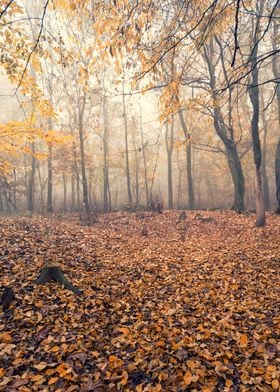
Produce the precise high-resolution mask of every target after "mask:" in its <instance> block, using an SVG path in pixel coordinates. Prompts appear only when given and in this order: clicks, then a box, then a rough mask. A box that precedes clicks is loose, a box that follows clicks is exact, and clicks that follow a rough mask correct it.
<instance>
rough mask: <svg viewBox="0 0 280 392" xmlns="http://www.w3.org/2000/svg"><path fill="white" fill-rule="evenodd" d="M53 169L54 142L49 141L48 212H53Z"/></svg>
mask: <svg viewBox="0 0 280 392" xmlns="http://www.w3.org/2000/svg"><path fill="white" fill-rule="evenodd" d="M52 195H53V170H52V142H49V143H48V197H47V212H53V197H52Z"/></svg>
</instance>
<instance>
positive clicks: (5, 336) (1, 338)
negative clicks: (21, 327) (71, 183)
mask: <svg viewBox="0 0 280 392" xmlns="http://www.w3.org/2000/svg"><path fill="white" fill-rule="evenodd" d="M12 340H13V338H12V336H11V335H10V334H9V333H7V332H3V333H1V334H0V343H11V342H12Z"/></svg>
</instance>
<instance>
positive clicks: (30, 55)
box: [14, 0, 50, 95]
mask: <svg viewBox="0 0 280 392" xmlns="http://www.w3.org/2000/svg"><path fill="white" fill-rule="evenodd" d="M49 1H50V0H47V1H46V3H45V5H44V10H43V15H42V18H41V26H40V30H39V33H38V36H37V39H36V41H35V45H34V46H33V48H32V50H31V52H30V53H29V55H28V57H27V60H26V63H25V67H24V70H23V72H22V75H21V78H20V81H19V83H18V85H17V88H16V90H15V92H14V95H15V94H16V93H17V92H18V89H19V88H20V86H21V83H22V81H23V78H24V75H25V73H26V71H27V67H28V65H29V63H30V60H31V57H32V55H33V53H34V52H35V50H36V49H37V47H38V44H39V42H40V38H41V35H42V32H43V28H44V20H45V16H46V12H47V8H48V5H49Z"/></svg>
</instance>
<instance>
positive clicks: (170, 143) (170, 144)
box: [165, 119, 174, 210]
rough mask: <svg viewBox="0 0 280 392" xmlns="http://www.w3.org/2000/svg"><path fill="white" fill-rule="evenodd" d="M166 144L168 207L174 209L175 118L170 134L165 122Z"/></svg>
mask: <svg viewBox="0 0 280 392" xmlns="http://www.w3.org/2000/svg"><path fill="white" fill-rule="evenodd" d="M165 144H166V152H167V182H168V209H169V210H172V209H173V173H172V155H173V148H174V119H172V123H171V127H170V134H169V126H168V123H167V122H166V124H165Z"/></svg>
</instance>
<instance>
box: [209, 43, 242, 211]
mask: <svg viewBox="0 0 280 392" xmlns="http://www.w3.org/2000/svg"><path fill="white" fill-rule="evenodd" d="M207 48H208V49H207ZM213 54H214V48H213V40H211V42H210V44H209V46H208V47H206V46H205V47H204V58H205V60H206V63H207V67H208V72H209V79H210V88H211V90H212V98H213V103H214V110H213V120H214V128H215V131H216V133H217V135H218V136H219V138H220V139H221V141H222V142H223V144H224V146H225V148H226V152H227V160H228V166H229V170H230V173H231V177H232V182H233V186H234V201H233V209H234V210H235V211H237V212H241V211H243V210H244V196H245V184H244V175H243V171H242V166H241V162H240V158H239V156H238V151H237V147H236V144H235V142H234V129H233V128H232V126H231V121H230V122H229V126H228V128H229V132H228V130H227V128H226V127H225V125H224V118H223V115H222V111H221V108H220V106H219V100H218V97H217V93H216V74H215V65H214V61H213ZM229 116H230V118H231V113H230V109H229Z"/></svg>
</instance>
